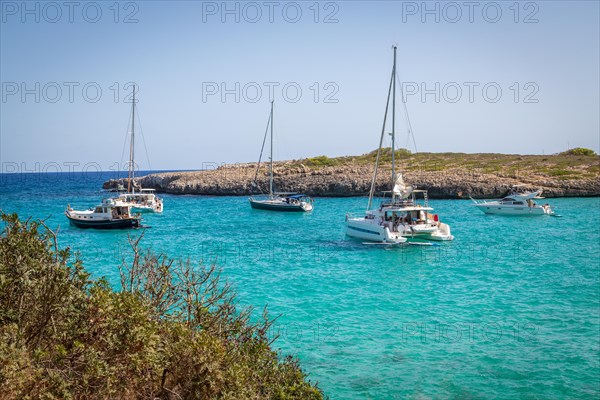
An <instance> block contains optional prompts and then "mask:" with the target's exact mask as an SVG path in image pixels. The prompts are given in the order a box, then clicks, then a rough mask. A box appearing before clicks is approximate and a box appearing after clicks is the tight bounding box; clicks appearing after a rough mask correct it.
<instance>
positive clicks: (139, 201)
mask: <svg viewBox="0 0 600 400" xmlns="http://www.w3.org/2000/svg"><path fill="white" fill-rule="evenodd" d="M131 104H132V105H131V107H132V109H131V140H130V141H129V163H128V164H129V165H128V172H127V192H125V193H120V194H119V197H117V198H116V199H114V200H115V201H116V202H118V203H119V204H121V205H126V206H130V207H131V208H132V209H133V210H134V211H141V212H156V213H162V211H163V201H162V199H160V198H158V197H157V196H156V194H155V193H154V192H155V191H154V189H143V188H139V190H138V191H136V187H135V186H134V184H133V178H134V175H135V162H134V155H135V85H134V86H133V101H132V103H131Z"/></svg>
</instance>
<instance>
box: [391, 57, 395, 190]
mask: <svg viewBox="0 0 600 400" xmlns="http://www.w3.org/2000/svg"><path fill="white" fill-rule="evenodd" d="M392 82H393V86H392V88H393V89H392V201H393V200H394V198H395V197H396V195H395V194H394V185H395V184H396V46H394V68H393V70H392Z"/></svg>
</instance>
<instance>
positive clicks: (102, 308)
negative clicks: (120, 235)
mask: <svg viewBox="0 0 600 400" xmlns="http://www.w3.org/2000/svg"><path fill="white" fill-rule="evenodd" d="M2 220H3V223H4V225H5V227H4V231H3V233H2V236H1V237H0V398H2V399H27V398H31V399H34V398H35V399H37V398H48V399H54V398H57V399H58V398H60V399H63V398H67V399H68V398H75V399H99V398H119V399H123V398H125V399H132V398H161V399H320V398H322V397H323V396H322V393H321V391H320V390H319V389H318V388H317V387H316V386H313V385H312V384H311V383H310V382H308V381H307V380H306V375H305V374H304V373H303V372H302V370H301V369H300V367H299V366H298V362H297V360H295V359H292V358H291V357H287V358H285V359H283V360H280V359H279V357H278V355H277V353H275V352H274V351H272V350H271V348H270V344H271V341H270V340H269V338H268V337H267V331H268V329H269V327H270V326H271V324H272V322H273V321H270V320H269V319H268V317H267V315H266V312H265V313H264V314H263V318H262V319H261V321H260V322H259V323H251V322H250V319H249V317H250V310H249V309H245V310H241V311H238V310H236V306H235V296H234V294H233V293H232V291H231V288H230V287H229V286H228V285H227V284H224V283H222V282H221V280H220V279H219V274H218V272H217V271H215V269H214V267H213V268H203V267H199V268H193V267H192V266H191V265H190V263H189V262H176V261H174V260H170V259H168V258H166V257H164V256H161V255H155V254H153V253H151V252H148V251H146V252H142V251H140V250H139V246H138V243H139V240H140V238H141V237H140V238H138V239H137V240H131V244H132V249H133V254H134V260H133V262H132V264H131V265H125V264H123V265H122V266H121V286H122V290H121V291H120V292H117V291H114V290H113V289H112V288H111V287H110V286H109V285H108V283H107V282H106V281H104V280H93V279H91V278H90V275H89V274H88V273H87V272H86V271H85V269H84V268H83V266H82V263H81V261H80V260H79V259H73V257H72V256H71V254H70V252H69V250H68V249H63V250H61V249H59V247H58V244H57V237H56V235H55V234H54V233H53V232H52V231H51V230H49V229H48V228H47V227H46V226H45V225H44V224H43V222H39V221H37V222H31V221H29V220H28V221H20V220H19V219H18V217H17V216H16V215H5V214H2Z"/></svg>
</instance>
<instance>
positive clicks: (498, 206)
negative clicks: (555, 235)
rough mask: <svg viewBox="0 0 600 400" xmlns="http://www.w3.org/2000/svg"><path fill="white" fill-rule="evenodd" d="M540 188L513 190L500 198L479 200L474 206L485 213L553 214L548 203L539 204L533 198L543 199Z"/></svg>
mask: <svg viewBox="0 0 600 400" xmlns="http://www.w3.org/2000/svg"><path fill="white" fill-rule="evenodd" d="M541 194H542V190H535V191H526V192H523V191H519V190H517V189H513V191H512V192H511V193H510V194H509V195H508V196H506V197H504V198H502V199H500V200H493V201H486V200H483V201H480V202H477V201H475V200H473V202H474V203H475V204H474V206H475V207H477V208H478V209H480V210H481V211H483V212H484V213H486V214H500V215H553V214H554V210H553V209H552V207H550V205H549V204H547V203H546V204H544V205H539V204H537V203H536V202H535V201H534V200H536V199H543V197H541Z"/></svg>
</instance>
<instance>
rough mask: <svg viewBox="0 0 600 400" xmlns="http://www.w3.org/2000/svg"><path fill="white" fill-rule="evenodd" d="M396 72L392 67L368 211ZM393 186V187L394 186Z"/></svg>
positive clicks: (375, 180) (368, 206) (373, 191)
mask: <svg viewBox="0 0 600 400" xmlns="http://www.w3.org/2000/svg"><path fill="white" fill-rule="evenodd" d="M394 72H396V71H395V70H394V69H393V68H392V75H391V77H390V87H389V88H388V94H387V100H386V101H385V113H384V114H383V124H382V125H381V136H380V138H379V147H378V148H377V157H376V158H375V171H373V178H372V179H371V190H370V191H369V203H368V204H367V211H369V210H370V209H371V205H372V204H373V196H374V195H375V184H376V182H377V172H378V171H379V160H380V158H381V149H382V148H383V138H384V137H385V125H386V123H387V117H388V111H389V108H390V96H391V94H392V84H393V81H394V79H396V77H395V76H394ZM392 188H393V187H392Z"/></svg>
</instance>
